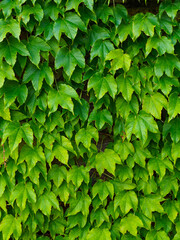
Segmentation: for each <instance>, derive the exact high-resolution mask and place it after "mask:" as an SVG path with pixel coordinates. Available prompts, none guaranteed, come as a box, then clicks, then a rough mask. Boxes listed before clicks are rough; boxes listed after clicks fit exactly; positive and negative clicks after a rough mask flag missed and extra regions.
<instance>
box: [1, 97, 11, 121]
mask: <svg viewBox="0 0 180 240" xmlns="http://www.w3.org/2000/svg"><path fill="white" fill-rule="evenodd" d="M0 117H2V118H3V119H4V120H11V116H10V111H9V108H5V106H4V101H3V99H2V98H1V99H0Z"/></svg>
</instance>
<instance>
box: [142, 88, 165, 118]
mask: <svg viewBox="0 0 180 240" xmlns="http://www.w3.org/2000/svg"><path fill="white" fill-rule="evenodd" d="M166 106H167V100H166V98H165V97H164V96H163V95H162V94H160V93H158V92H156V93H154V94H151V95H149V94H148V95H145V96H144V98H143V106H142V109H143V110H144V111H145V112H147V113H150V114H152V115H153V116H154V117H155V118H157V119H161V111H162V108H165V109H166Z"/></svg>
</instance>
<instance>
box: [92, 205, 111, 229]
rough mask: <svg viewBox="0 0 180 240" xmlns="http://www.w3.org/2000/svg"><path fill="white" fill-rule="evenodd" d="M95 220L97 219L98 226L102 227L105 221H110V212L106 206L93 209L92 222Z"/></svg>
mask: <svg viewBox="0 0 180 240" xmlns="http://www.w3.org/2000/svg"><path fill="white" fill-rule="evenodd" d="M94 221H96V227H100V226H101V225H102V224H103V223H104V222H107V223H108V222H109V217H108V214H107V212H106V210H105V209H104V208H102V207H100V208H98V209H97V210H96V211H94V209H93V210H92V212H91V215H90V222H91V224H93V222H94Z"/></svg>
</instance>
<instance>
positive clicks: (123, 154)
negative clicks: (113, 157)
mask: <svg viewBox="0 0 180 240" xmlns="http://www.w3.org/2000/svg"><path fill="white" fill-rule="evenodd" d="M114 151H115V152H117V153H118V154H119V156H120V158H121V159H122V161H124V160H126V159H127V157H128V155H129V154H130V155H132V154H133V153H134V147H133V145H132V143H130V142H128V141H127V140H125V141H117V143H116V144H115V145H114Z"/></svg>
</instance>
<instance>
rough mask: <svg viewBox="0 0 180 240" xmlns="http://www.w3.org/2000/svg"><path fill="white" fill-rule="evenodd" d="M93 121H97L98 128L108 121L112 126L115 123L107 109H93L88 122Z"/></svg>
mask: <svg viewBox="0 0 180 240" xmlns="http://www.w3.org/2000/svg"><path fill="white" fill-rule="evenodd" d="M92 121H95V125H96V127H97V129H98V130H100V129H102V127H103V126H104V124H105V123H108V124H109V125H110V126H112V124H113V119H112V115H111V114H110V112H109V111H108V110H107V109H103V110H98V111H96V110H93V111H92V112H91V114H90V116H89V119H88V123H91V122H92Z"/></svg>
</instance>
